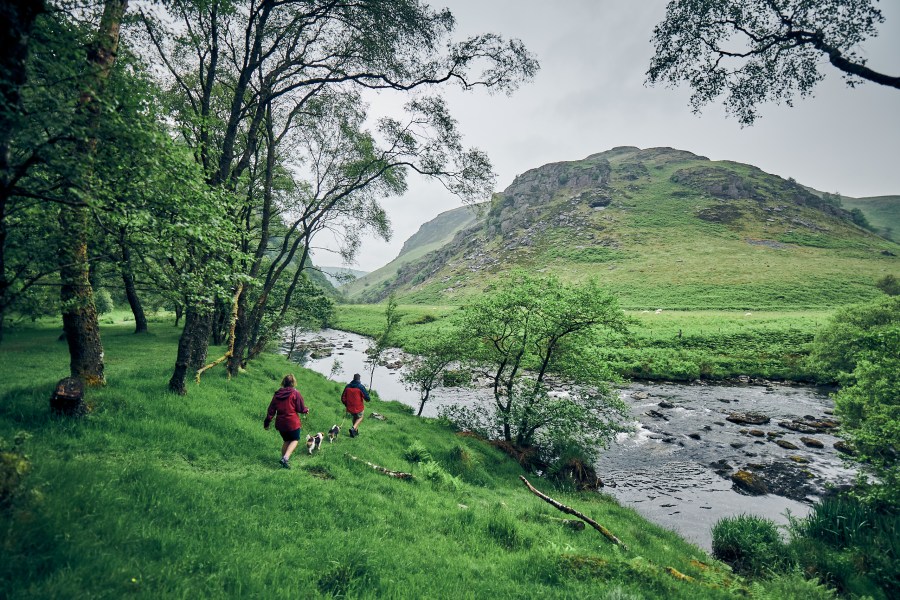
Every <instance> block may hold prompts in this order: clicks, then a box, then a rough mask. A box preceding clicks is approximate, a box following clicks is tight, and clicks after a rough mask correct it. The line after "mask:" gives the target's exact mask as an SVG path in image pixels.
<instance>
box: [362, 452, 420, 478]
mask: <svg viewBox="0 0 900 600" xmlns="http://www.w3.org/2000/svg"><path fill="white" fill-rule="evenodd" d="M347 456H349V457H350V458H352V459H353V460H355V461H358V462H361V463H364V464H366V465H369V466H370V467H372V468H373V469H375V470H376V471H378V472H379V473H381V474H383V475H387V476H388V477H394V478H396V479H412V478H413V476H412V473H404V472H403V471H391V470H390V469H385V468H384V467H379V466H378V465H376V464H374V463H370V462H369V461H367V460H363V459H361V458H356V457H355V456H353V455H352V454H348V455H347Z"/></svg>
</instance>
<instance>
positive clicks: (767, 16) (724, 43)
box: [647, 0, 900, 125]
mask: <svg viewBox="0 0 900 600" xmlns="http://www.w3.org/2000/svg"><path fill="white" fill-rule="evenodd" d="M876 1H877V0H876ZM883 22H884V17H883V16H882V14H881V11H880V10H878V9H877V8H876V7H875V1H873V0H672V1H671V2H669V4H668V6H667V8H666V17H665V20H663V21H662V22H661V23H660V24H659V25H657V26H656V27H655V28H654V30H653V39H652V41H653V44H654V52H655V53H654V56H653V58H652V59H651V61H650V68H649V70H648V71H647V81H648V83H651V84H657V83H668V84H671V85H678V84H679V83H682V82H685V83H687V84H688V85H690V86H691V88H692V89H693V95H692V96H691V106H692V107H693V108H694V111H695V112H699V110H700V108H701V107H702V106H703V105H704V104H707V103H709V102H712V101H714V100H715V99H716V98H718V97H720V96H721V95H723V94H725V95H726V97H725V101H724V102H725V108H726V110H727V111H728V112H729V113H730V114H733V115H735V116H737V118H738V120H739V121H740V122H741V124H742V125H752V124H753V122H754V121H755V120H756V119H757V117H758V116H759V112H758V106H759V105H760V104H762V103H764V102H769V101H772V102H776V103H780V102H784V103H786V104H788V105H789V106H790V105H791V104H792V102H793V99H794V95H795V94H799V96H800V97H801V98H803V97H806V96H809V95H810V94H812V91H813V89H814V87H815V85H816V84H817V83H818V82H819V81H821V80H822V79H823V78H824V74H823V73H822V72H821V64H822V59H823V58H827V59H828V61H829V62H830V63H831V65H832V66H833V67H835V68H836V69H838V70H839V71H840V72H841V73H842V75H843V76H844V78H845V80H846V82H847V84H848V85H849V86H851V87H853V86H855V85H857V84H859V83H861V82H863V81H872V82H875V83H878V84H881V85H886V86H890V87H894V88H900V77H894V76H889V75H885V74H883V73H880V72H877V71H874V70H872V69H870V68H869V67H868V66H866V62H867V61H866V58H865V55H864V53H863V51H862V50H861V49H860V45H861V44H862V43H863V42H865V41H866V40H867V39H869V38H872V37H875V36H876V35H878V29H877V27H878V25H879V24H881V23H883Z"/></svg>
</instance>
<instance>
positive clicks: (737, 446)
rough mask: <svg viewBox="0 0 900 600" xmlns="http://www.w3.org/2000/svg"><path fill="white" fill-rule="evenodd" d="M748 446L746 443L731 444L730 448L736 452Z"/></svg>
mask: <svg viewBox="0 0 900 600" xmlns="http://www.w3.org/2000/svg"><path fill="white" fill-rule="evenodd" d="M746 445H747V444H745V443H744V442H731V443H730V444H729V446H731V447H732V448H734V449H735V450H737V449H738V448H743V447H744V446H746Z"/></svg>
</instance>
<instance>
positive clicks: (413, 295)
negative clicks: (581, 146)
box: [350, 147, 900, 309]
mask: <svg viewBox="0 0 900 600" xmlns="http://www.w3.org/2000/svg"><path fill="white" fill-rule="evenodd" d="M898 256H900V245H898V244H896V243H893V242H891V241H889V240H886V239H884V238H881V237H879V236H877V235H875V234H873V233H871V232H869V231H866V230H864V229H862V228H860V227H858V226H857V225H855V224H854V223H853V222H852V220H851V216H850V213H849V212H848V210H846V209H843V208H840V207H837V206H835V205H833V204H832V203H829V202H826V201H824V200H822V199H821V198H819V197H818V196H817V195H815V194H813V193H811V192H810V191H808V190H807V189H806V188H804V187H803V186H801V185H799V184H797V183H796V182H794V181H792V180H785V179H782V178H781V177H778V176H775V175H771V174H768V173H765V172H763V171H761V170H760V169H758V168H756V167H753V166H750V165H745V164H740V163H736V162H731V161H710V160H709V159H707V158H705V157H702V156H697V155H695V154H692V153H690V152H686V151H682V150H675V149H671V148H651V149H646V150H641V149H639V148H635V147H619V148H614V149H612V150H609V151H607V152H602V153H599V154H594V155H592V156H589V157H587V158H585V159H584V160H580V161H573V162H561V163H553V164H549V165H545V166H543V167H539V168H537V169H532V170H530V171H527V172H526V173H524V174H522V175H520V176H519V177H517V178H516V179H515V181H513V183H512V185H510V186H509V187H508V188H507V189H506V190H504V191H503V192H502V193H500V194H497V195H496V197H495V198H494V200H493V201H492V203H491V206H490V209H489V210H487V211H486V212H485V214H484V216H483V217H481V218H480V219H479V220H478V222H477V223H475V224H473V225H472V226H470V227H469V228H468V229H467V230H466V231H465V232H464V233H462V232H460V233H458V234H457V235H456V236H455V237H454V238H453V239H452V240H451V241H450V242H448V243H446V244H444V245H443V246H441V247H440V248H438V249H436V250H433V251H431V252H429V253H428V254H426V255H424V256H422V257H421V258H418V259H417V260H412V259H411V258H410V257H409V256H407V257H406V260H405V261H404V262H403V263H402V264H399V265H395V266H394V267H392V269H393V270H395V271H396V274H395V275H393V274H388V276H382V278H381V280H379V281H376V280H371V281H370V282H369V283H370V285H369V286H368V287H367V288H365V289H362V290H360V289H359V288H356V289H354V290H353V291H351V292H350V293H351V297H355V298H358V299H362V300H368V301H373V300H375V301H377V300H379V299H381V298H384V297H385V296H386V295H387V294H388V293H390V292H391V291H395V292H396V293H397V294H398V295H399V296H401V297H403V298H404V299H405V301H407V302H422V303H427V302H432V303H439V302H443V303H448V302H449V303H454V302H461V301H463V300H464V298H465V297H466V296H468V295H470V294H474V293H478V292H479V291H480V290H482V289H483V288H484V287H485V286H486V285H488V284H489V282H490V281H491V279H492V278H493V277H494V276H495V275H496V274H497V273H499V272H501V271H504V270H507V269H509V268H512V267H515V266H520V267H525V268H528V269H531V270H534V271H545V270H548V271H553V272H555V273H556V274H558V275H559V276H560V277H562V278H563V279H568V280H577V279H584V278H588V277H598V278H599V279H600V280H601V281H602V282H603V283H604V284H605V285H607V286H608V287H609V288H610V289H611V290H612V291H614V292H615V293H616V294H617V295H618V296H619V297H620V298H621V300H622V303H623V305H624V306H625V307H627V308H634V309H655V308H681V309H693V308H710V309H713V308H714V309H763V308H770V309H772V308H820V307H833V306H835V305H839V304H845V303H849V302H855V301H859V300H863V299H866V298H869V297H872V296H873V295H875V294H878V293H879V292H878V291H877V290H876V288H875V287H874V283H875V281H876V280H877V279H878V278H880V277H882V276H883V275H885V274H886V273H898V272H900V258H898ZM383 275H384V273H383Z"/></svg>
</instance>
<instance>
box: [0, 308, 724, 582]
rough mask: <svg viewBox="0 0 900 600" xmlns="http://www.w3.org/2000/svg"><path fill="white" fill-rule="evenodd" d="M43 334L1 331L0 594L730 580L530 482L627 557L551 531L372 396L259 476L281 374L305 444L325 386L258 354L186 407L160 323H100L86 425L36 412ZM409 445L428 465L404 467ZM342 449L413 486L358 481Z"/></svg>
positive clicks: (273, 455)
mask: <svg viewBox="0 0 900 600" xmlns="http://www.w3.org/2000/svg"><path fill="white" fill-rule="evenodd" d="M57 333H58V327H51V328H45V329H40V328H38V329H31V330H24V331H17V332H11V333H9V334H8V335H7V337H6V338H5V339H4V341H3V344H2V345H0V360H2V363H3V364H4V365H5V366H6V368H5V369H3V370H2V371H0V437H2V438H4V439H6V440H10V439H12V437H13V436H14V435H15V434H16V432H18V431H20V430H24V431H27V432H28V433H30V434H31V436H32V437H31V438H30V439H29V440H28V441H27V445H26V450H27V453H28V454H29V455H30V456H31V457H32V461H33V471H32V473H31V474H30V475H29V476H28V478H27V480H26V481H27V485H28V486H30V487H33V488H34V489H35V490H37V491H39V492H40V498H39V499H34V498H32V499H27V500H20V501H19V502H18V503H17V504H16V505H14V507H13V508H12V509H10V510H6V511H4V512H0V519H2V520H3V523H2V528H0V531H2V534H0V535H2V536H3V537H2V541H0V543H2V547H3V560H2V561H0V597H4V598H25V597H30V598H31V597H42V598H51V597H54V598H63V597H85V596H91V597H101V596H102V597H123V596H134V597H146V598H159V597H195V598H196V597H223V596H225V597H265V598H275V597H305V598H310V597H327V596H332V595H346V596H348V597H431V598H451V597H460V596H467V597H483V598H486V597H492V598H513V597H536V596H540V597H567V598H581V597H583V598H588V597H589V598H598V597H605V596H606V595H607V594H608V593H611V594H613V595H616V597H621V596H622V595H623V594H625V595H628V594H632V595H636V596H637V597H655V598H662V597H666V598H691V599H695V598H707V597H709V598H718V597H730V592H734V591H735V590H734V588H735V587H736V586H737V585H738V583H737V581H738V580H736V579H733V578H732V577H731V576H730V575H729V574H728V573H727V572H726V569H725V568H724V567H722V566H721V565H719V564H718V563H715V562H713V561H711V560H710V559H709V557H708V556H706V555H705V553H704V552H702V551H701V550H699V549H697V548H696V547H694V546H691V545H689V544H687V543H686V542H684V541H683V540H681V539H680V538H678V537H677V536H676V535H675V534H673V533H671V532H668V531H665V530H663V529H661V528H659V527H656V526H654V525H652V524H650V523H648V522H646V521H644V520H643V519H641V518H640V517H639V516H638V515H637V514H636V513H635V512H633V511H632V510H629V509H625V508H622V507H620V506H618V505H617V504H616V503H615V502H614V501H613V500H611V499H609V498H608V497H606V496H603V495H597V494H591V493H582V494H575V493H566V492H563V491H559V490H551V489H550V488H549V487H548V484H547V482H545V481H535V483H536V484H537V485H538V487H539V488H541V489H544V490H547V491H549V492H550V493H551V494H552V495H554V496H556V497H557V498H558V499H560V500H561V501H563V502H564V503H566V504H569V505H571V506H573V507H574V508H576V509H578V510H580V511H582V512H583V513H585V514H587V515H589V516H591V517H593V518H594V519H596V520H597V521H599V522H600V523H602V524H604V525H605V526H607V527H608V528H609V529H610V530H612V531H613V532H614V533H615V534H616V535H618V536H619V537H620V538H621V539H622V540H623V541H624V542H625V543H627V544H628V546H629V550H628V551H627V552H626V551H622V550H620V549H618V548H617V547H614V546H612V545H611V544H610V543H608V542H607V541H606V540H605V539H603V538H602V537H601V536H600V535H599V534H598V533H597V532H596V531H594V530H592V529H590V528H588V529H586V530H585V531H581V532H575V531H572V530H570V529H568V528H565V527H562V526H561V525H560V524H559V522H558V521H554V520H552V519H551V517H553V518H556V517H560V516H563V515H561V513H559V512H557V511H556V510H555V509H553V508H552V507H550V506H548V505H547V504H545V503H543V502H542V501H540V500H539V499H538V498H536V497H534V496H532V495H531V494H529V493H528V492H527V490H525V489H524V487H523V486H522V485H521V483H520V482H519V481H518V479H517V477H518V475H519V474H521V471H520V469H519V467H518V466H517V465H516V464H515V463H513V462H511V461H510V460H509V459H508V458H507V457H506V456H505V455H503V454H500V453H499V452H498V451H497V450H495V449H494V448H492V447H491V446H489V445H487V444H485V443H482V442H480V441H478V440H476V439H473V438H470V437H460V436H456V435H454V434H453V432H452V431H451V430H450V429H449V428H448V427H447V426H445V425H442V424H440V423H438V422H435V421H429V420H423V419H417V418H415V417H413V416H412V415H410V414H409V412H408V410H406V408H405V407H404V406H402V405H400V404H398V403H393V402H381V401H374V402H373V403H372V405H371V406H370V409H369V410H370V411H371V410H373V409H374V410H376V411H378V412H380V413H383V414H384V415H386V416H387V421H385V422H380V421H376V420H373V419H367V420H366V422H365V423H364V425H363V427H362V428H361V429H362V435H361V436H360V437H359V438H356V439H353V440H351V439H349V438H348V437H346V436H342V437H341V438H339V441H338V442H337V443H335V444H334V445H328V444H327V443H326V444H325V446H324V448H323V449H322V451H321V452H320V453H318V454H316V455H314V456H309V455H307V454H305V453H304V452H303V451H302V449H301V451H299V452H298V453H297V454H296V455H295V458H294V459H293V461H292V462H293V466H294V468H293V469H291V470H289V471H285V470H282V469H279V468H277V462H276V461H277V458H278V456H277V453H278V448H279V446H280V438H279V437H278V435H277V434H276V433H275V432H274V431H269V432H266V431H263V429H262V426H261V425H262V423H261V421H262V417H263V414H264V411H265V408H266V406H267V404H268V401H269V398H270V397H271V393H272V391H273V390H274V389H275V388H276V387H277V382H278V381H279V380H280V378H281V376H282V375H283V374H284V373H285V372H288V371H292V372H295V373H296V374H297V375H298V376H299V380H300V384H299V387H300V389H301V390H302V392H303V394H304V396H305V397H306V400H307V402H308V404H309V406H310V411H311V412H310V415H309V416H308V417H307V418H306V419H305V422H304V425H305V431H306V432H314V431H324V430H327V428H328V427H330V426H331V425H332V424H333V423H334V422H336V421H340V420H341V418H342V414H341V411H340V410H339V407H340V404H339V402H338V397H339V393H340V390H341V387H342V386H341V385H340V384H338V383H335V382H331V381H328V380H326V379H324V378H323V377H320V376H318V375H316V374H314V373H311V372H308V371H305V370H303V369H300V368H298V367H296V366H291V365H289V364H288V363H286V361H285V360H284V358H282V357H280V356H274V355H267V356H264V357H263V358H262V359H261V360H259V361H255V362H253V363H251V365H250V367H249V369H248V371H247V373H246V374H242V375H241V376H240V377H237V378H235V379H233V380H231V381H229V380H226V379H225V377H224V376H223V374H222V372H221V370H217V371H213V372H211V373H209V374H207V375H206V376H205V377H204V380H203V383H202V385H200V386H193V385H192V386H191V387H190V391H189V394H188V396H187V397H178V396H174V395H171V394H167V393H165V392H164V389H165V384H166V381H167V378H168V376H169V372H170V370H171V366H172V363H173V360H174V355H175V348H176V334H177V330H176V329H174V328H172V327H171V326H170V325H168V324H154V325H153V326H152V333H151V334H150V335H149V336H134V335H133V334H132V333H131V326H130V325H129V324H126V325H114V326H105V327H104V329H103V335H104V344H105V347H106V356H107V369H108V371H107V374H108V379H109V382H110V383H109V385H108V386H107V387H106V388H104V389H100V390H91V391H90V392H89V395H88V399H89V401H90V403H91V404H92V405H93V407H94V410H93V412H92V414H91V415H90V416H89V417H87V418H86V419H84V420H80V421H70V420H66V419H57V418H51V417H50V416H49V415H48V410H47V407H48V403H47V398H48V396H49V394H50V392H51V390H52V388H53V385H54V383H55V380H56V379H57V376H58V375H60V374H61V373H62V372H63V371H64V370H65V365H66V364H67V363H68V357H67V354H66V348H65V344H62V343H60V342H57V341H56V337H57ZM217 350H221V349H211V356H212V355H213V354H214V353H215V352H216V351H217ZM345 431H346V430H345ZM417 441H418V442H420V443H421V444H422V445H423V446H425V447H426V448H427V449H428V451H429V452H430V453H431V455H432V456H433V457H434V459H435V460H436V461H437V463H438V464H439V465H440V467H441V469H437V468H432V469H430V470H429V469H428V468H425V467H422V466H418V465H413V464H410V463H409V462H407V461H406V460H404V458H403V456H404V453H405V451H406V449H407V448H409V447H410V445H411V444H413V443H415V442H417ZM351 452H352V453H353V454H354V455H356V456H358V457H360V458H363V459H366V460H369V461H372V462H374V463H377V464H380V465H383V466H386V467H388V468H393V469H398V470H404V471H411V472H412V473H414V474H415V476H416V479H415V481H412V482H405V481H398V480H395V479H391V478H388V477H386V476H384V475H381V474H378V473H376V472H374V471H373V470H371V469H369V468H368V467H366V466H365V465H362V464H360V463H357V462H353V461H351V460H349V459H348V458H347V457H346V455H347V454H348V453H351ZM442 470H443V471H446V472H447V474H448V475H447V476H442V475H441V474H440V473H441V471H442ZM449 474H452V475H453V478H451V477H449ZM694 559H699V560H700V561H702V562H703V563H707V564H710V565H712V566H710V567H706V566H704V565H703V564H701V563H697V562H693V561H694ZM667 567H672V568H674V569H676V570H677V571H679V572H681V573H685V574H688V575H690V576H691V577H694V578H696V580H695V581H684V580H679V579H676V578H675V577H673V576H672V575H670V574H669V573H668V572H667V571H666V568H667ZM710 584H712V585H710ZM713 585H717V586H718V587H713ZM729 586H730V589H729Z"/></svg>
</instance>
